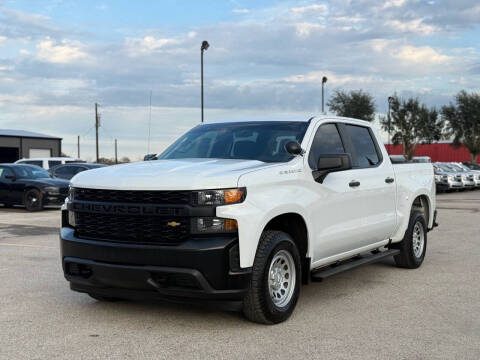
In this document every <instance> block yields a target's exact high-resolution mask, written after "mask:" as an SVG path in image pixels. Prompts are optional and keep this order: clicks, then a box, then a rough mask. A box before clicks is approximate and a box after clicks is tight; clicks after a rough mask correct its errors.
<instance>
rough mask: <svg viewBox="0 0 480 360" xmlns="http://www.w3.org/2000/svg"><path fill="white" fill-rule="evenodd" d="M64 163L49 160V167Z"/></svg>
mask: <svg viewBox="0 0 480 360" xmlns="http://www.w3.org/2000/svg"><path fill="white" fill-rule="evenodd" d="M61 163H62V162H61V161H58V160H48V167H49V168H52V167H54V166H57V165H60V164H61Z"/></svg>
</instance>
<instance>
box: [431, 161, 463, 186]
mask: <svg viewBox="0 0 480 360" xmlns="http://www.w3.org/2000/svg"><path fill="white" fill-rule="evenodd" d="M433 171H434V174H435V184H436V188H437V192H442V191H451V190H461V189H463V188H464V184H463V182H462V176H461V175H459V174H457V173H456V172H454V171H452V170H450V169H449V168H448V167H446V166H444V164H442V163H434V164H433Z"/></svg>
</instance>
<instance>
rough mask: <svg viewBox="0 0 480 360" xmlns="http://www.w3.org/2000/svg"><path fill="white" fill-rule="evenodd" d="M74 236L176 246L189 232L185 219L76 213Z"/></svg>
mask: <svg viewBox="0 0 480 360" xmlns="http://www.w3.org/2000/svg"><path fill="white" fill-rule="evenodd" d="M75 216H76V222H77V226H76V230H77V236H79V237H80V238H86V239H95V240H102V241H111V242H125V243H131V244H156V245H177V244H179V243H181V242H183V241H185V240H186V239H187V238H188V236H189V233H190V221H189V218H186V217H172V218H169V217H158V216H128V215H127V216H125V215H110V214H109V215H104V214H91V213H83V212H77V213H76V214H75Z"/></svg>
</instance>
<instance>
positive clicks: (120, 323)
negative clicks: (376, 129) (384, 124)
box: [0, 191, 480, 359]
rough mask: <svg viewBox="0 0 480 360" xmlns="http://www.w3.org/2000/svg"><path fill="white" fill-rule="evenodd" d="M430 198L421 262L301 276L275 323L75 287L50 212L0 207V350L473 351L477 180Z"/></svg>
mask: <svg viewBox="0 0 480 360" xmlns="http://www.w3.org/2000/svg"><path fill="white" fill-rule="evenodd" d="M437 201H438V202H437V208H438V211H439V215H438V222H439V223H440V227H439V228H437V229H436V230H435V231H433V232H431V233H429V238H428V241H429V243H428V250H427V257H426V260H425V262H424V264H423V266H422V267H421V268H420V269H418V270H403V269H398V268H396V267H394V266H393V261H392V260H390V259H389V260H386V261H384V262H382V263H379V264H375V265H370V266H365V267H361V268H358V269H355V270H353V271H349V272H346V273H344V274H341V275H338V276H336V277H333V278H331V279H328V280H327V281H325V282H323V283H313V284H310V285H309V286H306V287H303V288H302V293H301V296H300V301H299V304H298V306H297V309H296V311H295V312H294V314H293V316H292V318H291V319H290V320H289V321H287V322H286V323H282V324H279V325H276V326H263V325H257V324H253V323H250V322H248V321H247V320H245V319H244V318H243V317H242V316H241V315H240V314H236V313H228V312H219V311H215V310H212V309H203V308H195V307H191V306H183V305H177V304H169V303H134V302H118V303H99V302H96V301H94V300H92V299H91V298H89V297H88V296H86V295H82V294H78V293H73V292H71V291H70V290H69V289H68V284H67V282H66V281H65V280H64V278H63V273H62V271H61V265H60V259H59V249H58V235H57V232H58V225H59V221H60V214H59V211H58V210H55V209H53V210H46V211H43V212H37V213H27V212H25V211H24V210H23V209H21V208H15V209H3V208H1V209H0V259H1V260H0V284H1V286H0V349H1V350H0V359H51V358H74V359H76V358H85V359H105V358H118V359H137V358H148V359H159V358H160V359H163V358H198V359H205V358H225V359H232V358H238V359H245V358H253V357H256V358H277V359H286V358H326V359H452V358H457V359H478V357H479V354H480V283H479V281H478V278H479V276H478V274H479V272H480V260H479V259H480V247H479V243H480V235H479V234H480V191H467V192H460V193H448V194H440V195H438V197H437ZM378 339H383V340H382V341H379V340H378Z"/></svg>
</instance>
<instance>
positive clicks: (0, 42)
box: [0, 36, 7, 45]
mask: <svg viewBox="0 0 480 360" xmlns="http://www.w3.org/2000/svg"><path fill="white" fill-rule="evenodd" d="M6 41H7V37H6V36H0V45H2V43H4V42H6Z"/></svg>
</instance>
